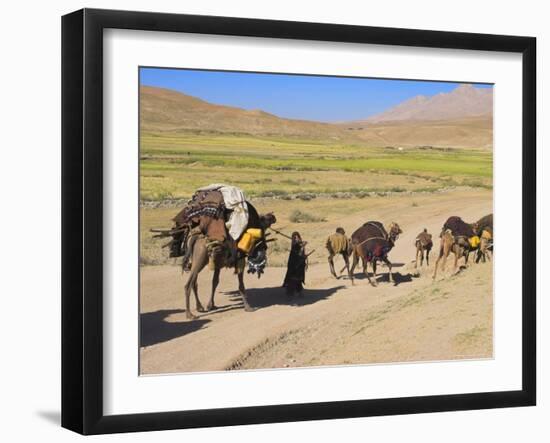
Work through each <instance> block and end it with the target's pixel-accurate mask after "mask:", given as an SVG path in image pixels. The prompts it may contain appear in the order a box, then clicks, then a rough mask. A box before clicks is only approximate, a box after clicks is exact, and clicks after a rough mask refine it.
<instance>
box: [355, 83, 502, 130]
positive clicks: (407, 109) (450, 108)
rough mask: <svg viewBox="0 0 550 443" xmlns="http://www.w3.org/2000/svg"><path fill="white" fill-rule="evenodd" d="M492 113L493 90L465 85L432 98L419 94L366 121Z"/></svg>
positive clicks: (432, 118) (450, 117) (456, 116)
mask: <svg viewBox="0 0 550 443" xmlns="http://www.w3.org/2000/svg"><path fill="white" fill-rule="evenodd" d="M492 114H493V90H492V89H481V88H475V87H473V86H472V85H469V84H462V85H460V86H458V87H457V88H456V89H454V90H453V91H451V92H448V93H444V92H442V93H440V94H437V95H434V96H433V97H426V96H424V95H418V96H416V97H413V98H411V99H409V100H406V101H404V102H402V103H400V104H398V105H397V106H394V107H393V108H390V109H388V110H387V111H384V112H382V113H381V114H377V115H374V116H372V117H369V118H368V119H365V120H364V121H365V122H371V123H374V122H388V121H404V120H418V121H427V120H450V119H459V118H470V117H491V116H492Z"/></svg>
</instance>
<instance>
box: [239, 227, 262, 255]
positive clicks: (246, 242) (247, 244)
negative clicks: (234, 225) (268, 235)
mask: <svg viewBox="0 0 550 443" xmlns="http://www.w3.org/2000/svg"><path fill="white" fill-rule="evenodd" d="M260 238H262V230H261V229H257V228H248V229H247V230H246V232H245V233H244V234H243V235H242V237H241V239H240V240H239V243H237V248H239V249H240V250H241V251H243V252H245V253H247V254H248V253H249V252H250V251H251V250H252V248H253V247H254V244H255V243H256V241H257V240H259V239H260Z"/></svg>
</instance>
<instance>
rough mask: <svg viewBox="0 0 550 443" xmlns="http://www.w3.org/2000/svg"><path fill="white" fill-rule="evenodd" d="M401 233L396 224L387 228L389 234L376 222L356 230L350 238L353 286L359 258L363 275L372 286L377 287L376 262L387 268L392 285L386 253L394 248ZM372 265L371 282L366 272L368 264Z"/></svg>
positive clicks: (389, 264)
mask: <svg viewBox="0 0 550 443" xmlns="http://www.w3.org/2000/svg"><path fill="white" fill-rule="evenodd" d="M402 232H403V231H402V230H401V228H400V227H399V225H398V224H397V223H394V222H392V223H391V224H390V227H389V234H388V232H386V230H385V229H384V226H383V225H382V223H380V222H378V221H369V222H367V223H365V224H364V225H363V226H361V227H360V228H359V229H357V230H356V231H355V232H354V233H353V234H352V236H351V244H352V249H353V265H352V267H351V271H350V276H351V282H352V284H353V271H354V270H355V266H357V263H358V262H359V258H361V260H362V262H363V273H364V274H365V276H366V277H367V279H368V280H369V283H370V284H371V285H372V286H377V285H378V283H377V281H376V278H377V276H376V263H377V262H378V260H381V261H383V262H384V263H386V265H387V266H388V273H389V281H390V282H392V283H394V279H393V275H392V272H391V270H392V264H391V262H390V261H389V260H388V253H389V251H390V250H391V249H392V248H393V247H394V245H395V242H396V241H397V239H398V237H399V234H401V233H402ZM369 262H371V263H372V272H373V280H371V278H370V276H369V274H368V272H367V266H368V263H369Z"/></svg>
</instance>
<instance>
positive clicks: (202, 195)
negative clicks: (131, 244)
mask: <svg viewBox="0 0 550 443" xmlns="http://www.w3.org/2000/svg"><path fill="white" fill-rule="evenodd" d="M240 204H241V205H243V206H244V205H246V209H247V213H248V222H247V224H246V226H243V230H242V232H243V233H247V231H248V230H249V229H252V230H255V231H256V232H258V233H260V235H259V237H258V238H257V239H256V241H255V242H254V243H253V244H252V247H251V249H250V250H248V252H243V251H242V250H241V249H239V248H238V247H237V245H238V244H239V245H240V243H238V242H237V241H236V240H234V239H233V238H232V237H231V236H230V235H228V234H229V232H228V230H229V229H231V228H228V226H227V225H226V221H227V220H228V219H229V220H231V218H230V217H231V214H232V212H233V211H231V210H228V208H227V207H226V206H225V205H224V198H223V196H222V193H221V192H219V191H217V190H211V189H208V190H199V191H197V193H195V195H194V196H193V198H192V200H190V201H189V202H188V204H187V206H186V207H185V208H184V209H183V210H182V211H180V213H179V214H178V215H176V217H174V222H175V226H174V227H173V228H172V229H170V230H160V229H157V230H153V232H157V233H158V234H157V235H156V237H168V236H171V237H172V240H171V241H170V242H169V243H167V244H166V245H164V246H166V247H170V256H171V257H180V256H182V255H183V256H184V260H183V269H184V271H189V277H188V279H187V282H186V283H185V310H186V317H187V318H188V319H190V320H192V319H195V318H197V317H196V316H195V315H194V314H193V313H192V311H191V306H190V298H191V291H193V293H194V295H195V302H196V309H197V311H198V312H206V311H211V310H213V309H216V305H215V303H214V295H215V292H216V288H217V286H218V283H219V278H220V271H221V270H222V268H224V267H229V268H234V269H235V274H237V277H238V282H239V293H240V295H241V297H242V299H243V303H244V309H245V311H252V310H253V309H252V308H251V307H250V305H249V303H248V300H247V297H246V290H245V286H244V269H245V264H246V261H248V272H249V273H257V274H258V277H259V276H260V275H261V274H262V273H263V270H264V267H265V265H266V256H267V243H268V242H269V241H271V240H268V239H267V238H266V237H267V236H268V235H269V234H266V233H265V231H266V229H267V228H269V227H270V226H271V225H272V224H274V223H275V222H276V218H275V216H274V215H273V214H272V213H268V214H265V215H262V216H260V215H258V212H257V211H256V209H255V208H254V206H252V204H250V203H249V202H248V201H245V200H244V197H243V200H242V201H241V202H240ZM243 235H244V234H243ZM241 238H242V236H241ZM209 263H210V266H211V268H212V270H213V271H214V272H213V276H212V290H211V294H210V300H209V302H208V305H207V306H206V309H205V308H204V307H203V305H202V303H201V302H200V300H199V295H198V276H199V274H200V272H201V271H202V270H203V269H204V268H205V267H206V265H208V264H209Z"/></svg>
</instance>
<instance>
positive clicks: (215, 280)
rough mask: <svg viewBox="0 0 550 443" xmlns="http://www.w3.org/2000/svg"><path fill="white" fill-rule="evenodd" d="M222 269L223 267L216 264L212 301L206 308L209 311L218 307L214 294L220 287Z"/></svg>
mask: <svg viewBox="0 0 550 443" xmlns="http://www.w3.org/2000/svg"><path fill="white" fill-rule="evenodd" d="M220 271H221V268H220V267H218V266H217V265H216V266H215V268H214V275H213V276H212V293H211V294H210V301H209V302H208V305H207V306H206V309H207V310H208V311H211V310H212V309H216V305H215V304H214V295H215V294H216V288H217V287H218V283H219V282H220Z"/></svg>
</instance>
